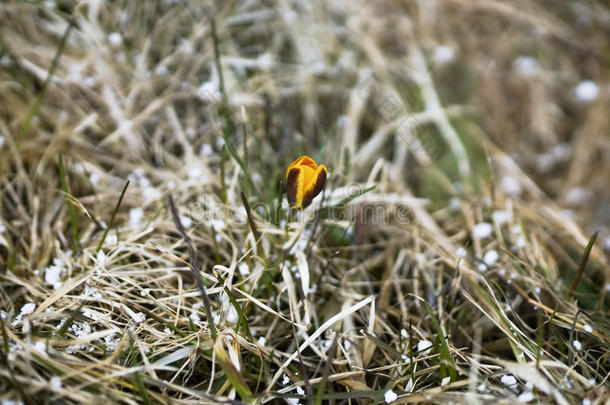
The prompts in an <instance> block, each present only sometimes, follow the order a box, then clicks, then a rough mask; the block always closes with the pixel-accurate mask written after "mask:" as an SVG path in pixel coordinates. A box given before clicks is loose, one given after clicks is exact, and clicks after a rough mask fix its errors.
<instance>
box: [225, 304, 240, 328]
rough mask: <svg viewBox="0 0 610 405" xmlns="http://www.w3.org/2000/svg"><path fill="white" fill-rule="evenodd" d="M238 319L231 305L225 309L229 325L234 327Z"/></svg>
mask: <svg viewBox="0 0 610 405" xmlns="http://www.w3.org/2000/svg"><path fill="white" fill-rule="evenodd" d="M238 319H239V314H238V313H237V310H236V309H235V307H234V306H233V305H229V307H228V309H227V315H226V320H227V322H228V323H230V324H231V325H235V324H236V323H237V321H238Z"/></svg>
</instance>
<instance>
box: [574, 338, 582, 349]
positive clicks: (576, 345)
mask: <svg viewBox="0 0 610 405" xmlns="http://www.w3.org/2000/svg"><path fill="white" fill-rule="evenodd" d="M572 346H574V349H576V350H580V349H582V343H580V341H578V340H575V341H573V342H572Z"/></svg>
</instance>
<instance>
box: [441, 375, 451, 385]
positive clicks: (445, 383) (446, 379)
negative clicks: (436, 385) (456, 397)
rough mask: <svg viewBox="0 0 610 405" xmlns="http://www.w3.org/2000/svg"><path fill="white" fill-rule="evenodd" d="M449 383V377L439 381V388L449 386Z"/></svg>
mask: <svg viewBox="0 0 610 405" xmlns="http://www.w3.org/2000/svg"><path fill="white" fill-rule="evenodd" d="M449 382H451V377H445V378H443V379H442V380H441V387H444V386H445V385H447V384H449Z"/></svg>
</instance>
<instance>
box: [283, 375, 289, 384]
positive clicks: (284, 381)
mask: <svg viewBox="0 0 610 405" xmlns="http://www.w3.org/2000/svg"><path fill="white" fill-rule="evenodd" d="M289 382H290V377H288V375H287V374H284V377H282V385H286V384H288V383H289Z"/></svg>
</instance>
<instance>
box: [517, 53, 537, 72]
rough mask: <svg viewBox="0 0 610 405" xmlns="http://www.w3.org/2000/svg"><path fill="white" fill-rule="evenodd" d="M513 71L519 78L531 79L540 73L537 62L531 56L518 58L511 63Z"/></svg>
mask: <svg viewBox="0 0 610 405" xmlns="http://www.w3.org/2000/svg"><path fill="white" fill-rule="evenodd" d="M513 69H514V71H515V73H517V74H518V75H519V76H521V77H532V76H534V75H536V73H538V72H539V71H540V65H539V64H538V60H537V59H536V58H533V57H531V56H519V57H518V58H517V59H515V61H514V62H513Z"/></svg>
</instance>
